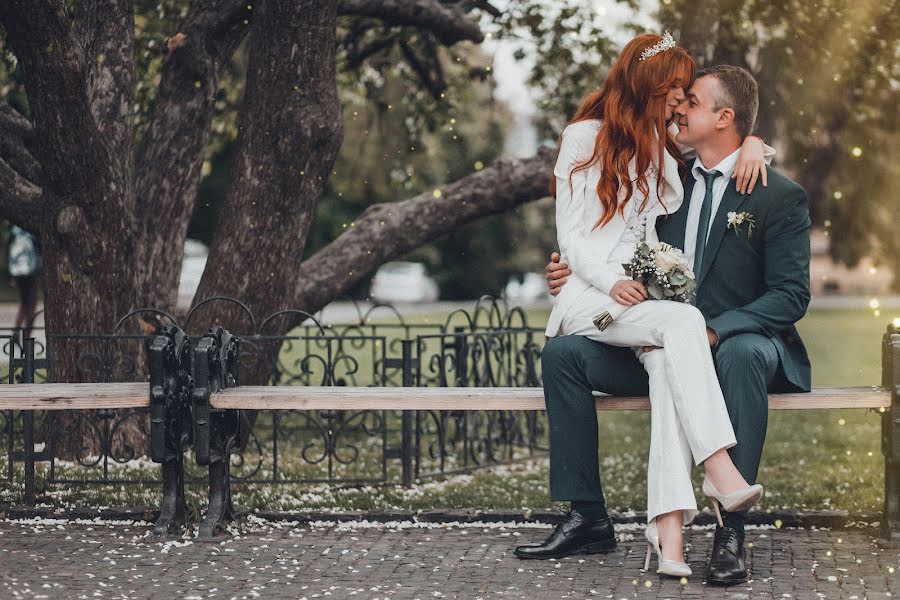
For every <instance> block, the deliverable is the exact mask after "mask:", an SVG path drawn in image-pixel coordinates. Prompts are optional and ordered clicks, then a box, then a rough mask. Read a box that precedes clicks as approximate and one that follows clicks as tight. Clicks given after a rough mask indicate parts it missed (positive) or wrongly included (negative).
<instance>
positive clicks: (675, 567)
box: [644, 519, 691, 577]
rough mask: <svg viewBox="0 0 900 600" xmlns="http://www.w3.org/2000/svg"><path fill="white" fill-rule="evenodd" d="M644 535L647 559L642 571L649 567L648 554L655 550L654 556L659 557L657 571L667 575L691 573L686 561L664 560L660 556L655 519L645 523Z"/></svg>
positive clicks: (676, 575)
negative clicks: (645, 537)
mask: <svg viewBox="0 0 900 600" xmlns="http://www.w3.org/2000/svg"><path fill="white" fill-rule="evenodd" d="M644 535H646V536H647V559H646V560H645V561H644V571H646V570H648V569H649V568H650V555H651V554H652V552H653V551H654V550H655V551H656V556H658V557H659V566H658V567H657V569H656V572H657V573H659V574H660V575H669V576H670V577H687V576H688V575H690V574H691V568H690V567H689V566H688V565H687V563H683V562H678V561H677V560H666V559H665V558H663V557H662V550H660V547H659V530H658V529H657V528H656V520H655V519H654V520H653V521H651V522H649V523H647V529H646V530H645V532H644Z"/></svg>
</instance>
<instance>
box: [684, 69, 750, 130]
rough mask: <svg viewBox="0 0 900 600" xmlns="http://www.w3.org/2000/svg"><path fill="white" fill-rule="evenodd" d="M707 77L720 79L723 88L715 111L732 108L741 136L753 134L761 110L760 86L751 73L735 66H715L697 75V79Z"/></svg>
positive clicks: (717, 99)
mask: <svg viewBox="0 0 900 600" xmlns="http://www.w3.org/2000/svg"><path fill="white" fill-rule="evenodd" d="M707 75H708V76H710V77H715V78H716V79H718V80H719V85H720V86H721V88H722V93H721V94H719V96H718V97H717V98H716V99H715V106H714V107H713V110H722V109H723V108H730V109H731V110H733V111H734V126H735V128H736V129H737V132H738V133H739V134H740V136H741V137H747V136H748V135H750V134H751V133H753V126H754V125H755V124H756V113H757V111H758V110H759V86H758V85H757V83H756V79H754V78H753V75H751V74H750V71H748V70H747V69H742V68H741V67H735V66H733V65H715V66H713V67H707V68H705V69H702V70H701V71H700V72H699V73H697V79H700V78H701V77H705V76H707Z"/></svg>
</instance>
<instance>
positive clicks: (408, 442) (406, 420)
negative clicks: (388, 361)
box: [400, 340, 413, 487]
mask: <svg viewBox="0 0 900 600" xmlns="http://www.w3.org/2000/svg"><path fill="white" fill-rule="evenodd" d="M400 344H401V347H402V354H401V357H400V360H401V369H402V373H403V387H412V385H413V361H412V345H413V340H400ZM412 418H413V414H412V411H410V410H404V411H403V417H402V419H403V421H402V432H401V435H402V440H401V445H400V461H401V464H402V466H403V486H404V487H412V468H413V439H412V437H413V436H412Z"/></svg>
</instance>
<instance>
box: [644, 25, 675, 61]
mask: <svg viewBox="0 0 900 600" xmlns="http://www.w3.org/2000/svg"><path fill="white" fill-rule="evenodd" d="M675 45H676V44H675V38H673V37H672V34H671V33H669V32H668V31H666V32H665V33H664V34H663V36H662V40H660V41H659V42H658V43H657V44H656V45H654V46H650V47H649V48H647V49H646V50H644V51H643V52H641V57H640V58H639V59H638V62H640V61H642V60H646V59H648V58H650V57H651V56H656V55H657V54H659V53H660V52H665V51H666V50H671V49H672V48H674V47H675Z"/></svg>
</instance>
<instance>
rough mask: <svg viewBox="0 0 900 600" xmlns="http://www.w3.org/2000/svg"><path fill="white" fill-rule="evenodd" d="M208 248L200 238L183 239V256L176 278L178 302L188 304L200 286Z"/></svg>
mask: <svg viewBox="0 0 900 600" xmlns="http://www.w3.org/2000/svg"><path fill="white" fill-rule="evenodd" d="M208 256H209V248H207V247H206V244H204V243H203V242H201V241H200V240H194V239H191V238H188V239H186V240H185V241H184V258H183V259H182V261H181V275H180V276H179V278H178V298H179V304H182V303H183V302H185V301H186V302H187V303H188V304H190V302H191V300H192V299H193V297H194V294H196V293H197V288H198V287H200V278H201V277H202V276H203V270H204V269H206V258H207V257H208Z"/></svg>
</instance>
